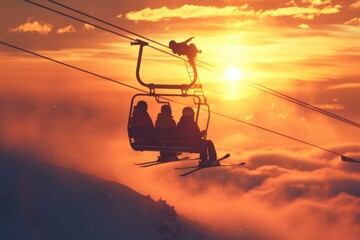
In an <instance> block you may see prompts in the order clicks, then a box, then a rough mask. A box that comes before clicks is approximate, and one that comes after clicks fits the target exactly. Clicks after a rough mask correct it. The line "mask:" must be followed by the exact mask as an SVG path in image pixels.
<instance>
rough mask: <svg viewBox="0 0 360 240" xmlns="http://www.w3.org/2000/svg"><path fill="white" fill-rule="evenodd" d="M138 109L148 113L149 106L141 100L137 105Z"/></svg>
mask: <svg viewBox="0 0 360 240" xmlns="http://www.w3.org/2000/svg"><path fill="white" fill-rule="evenodd" d="M136 108H137V109H139V110H143V111H147V108H148V105H147V103H146V102H145V101H143V100H140V101H138V103H137V104H136Z"/></svg>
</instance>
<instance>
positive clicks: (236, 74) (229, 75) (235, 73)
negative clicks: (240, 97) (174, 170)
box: [225, 67, 242, 81]
mask: <svg viewBox="0 0 360 240" xmlns="http://www.w3.org/2000/svg"><path fill="white" fill-rule="evenodd" d="M225 77H226V79H227V80H228V81H239V80H240V79H241V77H242V74H241V72H240V70H239V69H238V68H237V67H230V68H228V69H227V70H226V72H225Z"/></svg>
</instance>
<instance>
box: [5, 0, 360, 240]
mask: <svg viewBox="0 0 360 240" xmlns="http://www.w3.org/2000/svg"><path fill="white" fill-rule="evenodd" d="M36 2H38V3H41V4H44V5H45V6H47V7H51V8H55V9H57V10H59V11H60V10H61V11H63V12H66V13H68V14H71V15H74V16H76V17H79V18H81V19H84V20H85V19H86V23H84V22H79V21H76V20H74V19H70V18H67V17H65V16H61V15H58V14H56V13H54V12H50V11H48V10H45V9H42V8H39V7H36V6H34V5H32V4H30V3H28V2H26V1H2V2H1V3H0V9H1V10H2V14H1V16H0V41H3V42H7V43H11V44H13V45H15V46H18V47H20V48H24V49H26V50H29V51H33V52H35V53H38V54H41V55H44V56H47V57H49V58H53V59H55V60H56V61H62V62H64V63H65V64H70V65H72V66H75V68H69V67H68V66H64V65H61V64H59V63H56V62H51V61H49V60H46V59H42V58H39V57H37V56H34V55H31V54H29V53H25V52H22V51H19V50H18V49H14V48H10V47H8V46H6V45H4V44H0V69H1V71H0V104H1V107H0V133H1V134H0V142H1V144H0V150H1V151H3V152H6V153H9V154H19V155H22V156H24V157H25V158H26V157H28V156H29V159H34V161H35V160H38V161H42V162H47V163H51V164H55V165H60V166H62V167H65V168H69V169H73V170H77V171H80V172H83V173H86V174H91V175H95V176H97V177H100V178H103V179H106V180H109V181H111V182H116V183H121V184H124V185H126V186H128V187H129V188H131V189H134V190H135V191H138V192H140V193H141V194H143V195H145V196H147V195H150V196H151V197H152V198H153V199H155V200H158V199H160V198H161V199H163V200H166V201H167V203H168V204H169V205H171V206H174V209H175V211H176V212H177V213H179V216H185V217H186V218H188V219H191V220H195V221H198V222H200V223H202V224H204V225H205V226H206V227H208V228H209V229H214V228H215V229H219V232H220V233H221V234H219V235H218V236H216V237H215V239H222V238H221V237H224V239H226V238H225V237H226V236H229V237H231V239H251V240H272V239H281V240H303V239H308V240H318V239H327V240H337V239H346V240H357V239H358V238H359V236H360V208H359V206H360V192H359V184H360V164H356V163H355V164H353V163H347V162H343V161H341V158H340V157H339V155H338V154H340V155H346V156H349V157H352V158H356V159H360V138H359V136H360V129H359V127H357V126H354V124H353V125H351V124H349V123H348V122H346V121H345V122H344V121H340V120H339V119H336V117H335V118H334V117H331V116H330V115H336V116H341V117H343V118H346V119H349V120H351V121H354V122H357V123H358V122H360V107H359V106H360V97H359V91H360V71H359V66H360V41H359V39H360V15H359V13H360V0H348V1H340V0H288V1H280V0H270V1H269V0H258V1H235V0H219V1H218V0H217V1H215V0H204V1H185V0H177V1H175V0H171V1H159V0H154V1H118V0H108V1H98V0H79V1H74V0H61V1H59V2H61V3H62V4H65V5H68V6H71V7H73V8H75V9H78V10H80V11H83V12H86V13H87V14H91V15H93V16H94V17H97V18H100V19H104V20H106V21H108V22H110V23H112V24H115V25H116V26H119V27H121V28H125V29H126V30H128V31H131V32H133V33H136V34H138V35H140V36H143V37H146V38H148V39H146V38H141V37H139V36H137V35H133V34H131V33H129V32H125V31H122V30H121V29H116V28H114V27H111V26H106V25H105V24H100V23H98V22H97V23H98V24H99V26H104V27H105V26H106V28H109V29H111V31H113V32H116V33H119V34H121V35H125V37H124V36H121V35H120V36H119V35H117V34H114V33H111V32H108V31H104V30H101V29H100V28H99V27H95V26H92V25H90V24H89V23H91V21H90V20H89V19H88V18H86V17H82V16H81V15H79V14H76V13H71V11H67V10H64V9H63V8H61V7H59V6H56V5H54V3H51V1H46V0H38V1H36ZM87 21H89V23H88V22H87ZM94 22H96V21H95V20H94ZM190 37H194V38H193V39H192V40H191V41H190V42H189V44H191V43H192V44H195V45H196V47H197V49H198V50H201V53H198V54H197V64H198V68H197V71H198V74H199V78H200V80H201V85H202V86H203V91H204V93H205V95H206V99H207V102H208V104H209V106H210V109H211V111H212V112H211V114H210V122H209V129H208V133H207V138H208V139H210V140H212V141H213V142H214V144H215V147H216V150H217V155H218V157H221V156H223V155H224V154H226V153H230V154H231V157H230V158H229V159H227V160H224V161H223V163H224V164H227V163H229V164H235V163H239V162H245V163H246V164H245V165H244V166H241V167H221V168H212V169H202V170H201V171H199V172H197V173H195V174H194V175H189V176H187V177H179V176H178V175H179V174H180V172H181V171H179V170H178V169H174V168H175V167H180V166H181V167H184V166H193V165H196V164H197V161H187V162H185V163H184V162H182V163H180V162H177V163H169V164H168V163H167V164H162V165H160V166H156V167H149V168H140V167H138V166H135V165H134V163H136V162H144V161H152V160H156V159H157V157H158V155H159V152H146V151H144V152H137V151H133V150H132V149H131V147H130V144H129V139H128V133H127V122H128V117H129V116H128V114H129V110H130V101H131V98H132V97H133V96H134V95H135V94H138V93H140V92H141V91H148V89H147V88H145V87H143V86H141V85H140V84H139V83H138V82H137V81H136V64H137V59H138V54H139V46H138V45H131V44H130V43H131V42H133V39H143V40H144V41H146V42H148V43H149V45H150V47H149V46H145V47H144V49H143V50H144V51H143V55H142V57H143V58H142V63H141V64H142V65H141V71H140V75H141V78H142V80H143V81H144V82H146V83H161V84H162V83H167V84H169V83H170V84H188V83H189V73H188V70H189V69H186V66H185V64H184V60H186V59H187V56H186V55H184V54H183V55H181V56H179V55H176V54H175V56H176V57H174V56H171V54H173V53H172V50H171V49H169V48H168V47H167V46H169V41H171V40H175V41H176V42H181V41H185V40H186V39H188V38H190ZM149 39H150V40H153V41H150V40H149ZM158 43H160V44H158ZM152 47H154V48H152ZM157 48H158V49H157ZM159 49H160V51H159ZM164 52H166V53H169V54H166V53H164ZM179 58H183V59H179ZM76 68H81V69H84V70H85V71H79V69H76ZM99 76H102V77H99ZM192 77H193V75H192V74H191V73H190V79H191V78H192ZM113 80H114V81H113ZM267 89H271V90H274V92H276V93H278V94H275V93H274V92H272V93H269V91H267ZM162 91H167V90H162ZM174 92H175V91H173V90H171V91H169V93H174ZM178 92H180V91H178ZM190 92H191V91H189V93H190ZM284 96H289V97H291V98H292V99H293V100H292V101H291V100H290V101H289V100H285V99H284V98H285V97H284ZM294 99H295V100H299V101H300V102H302V103H304V104H303V105H301V104H296V103H294V102H296V101H295V100H294ZM192 101H193V99H192V98H189V97H181V99H180V100H179V101H178V102H177V103H175V102H172V103H171V107H172V116H173V119H174V121H175V122H176V123H177V122H178V121H179V119H180V117H181V115H182V109H183V107H184V105H191V104H192V103H193V102H192ZM148 104H149V108H148V109H149V115H150V117H151V118H152V120H153V122H155V121H156V119H157V117H158V114H159V112H160V109H161V106H162V103H158V102H156V99H152V101H149V102H148ZM306 104H311V105H312V106H315V107H316V109H320V110H319V111H314V109H309V108H306V107H304V105H306ZM321 110H325V111H328V112H329V114H324V112H321ZM205 115H206V114H205ZM206 117H207V115H206V116H204V115H201V116H200V117H199V119H200V120H201V121H203V122H205V121H206V120H207V118H206ZM201 130H202V129H201ZM274 132H275V134H274ZM278 133H279V134H278ZM284 135H286V136H290V138H287V137H284ZM292 138H293V139H292ZM294 138H295V139H300V140H301V141H294ZM305 143H310V144H308V145H307V144H305ZM311 144H314V145H318V146H321V147H322V148H325V149H329V150H330V151H323V150H321V148H320V149H319V148H314V147H312V146H311ZM337 153H338V154H337ZM183 156H188V157H189V158H191V159H192V158H196V157H198V154H185V153H184V154H183V155H181V157H183ZM29 161H30V160H29ZM24 179H26V178H25V177H24ZM24 181H25V180H24ZM25 182H26V181H25ZM0 183H1V179H0ZM69 184H70V183H69ZM70 185H71V184H70ZM106 194H109V196H111V193H106ZM89 198H92V196H90V195H89ZM0 202H1V199H0ZM94 202H95V201H94ZM29 211H30V210H29ZM0 212H1V211H0ZM149 214H150V213H149ZM0 217H2V215H1V213H0ZM10 217H11V216H10ZM4 219H5V220H4V221H8V218H5V217H4ZM80 220H81V219H80ZM0 228H1V227H0ZM139 228H141V227H139ZM40 235H41V234H40ZM40 235H39V236H40ZM219 236H221V237H220V238H219ZM115 238H116V236H115ZM15 239H16V238H15Z"/></svg>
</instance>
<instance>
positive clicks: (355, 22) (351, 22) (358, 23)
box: [344, 18, 360, 26]
mask: <svg viewBox="0 0 360 240" xmlns="http://www.w3.org/2000/svg"><path fill="white" fill-rule="evenodd" d="M344 24H345V25H353V26H360V18H353V19H351V20H349V21H347V22H345V23H344Z"/></svg>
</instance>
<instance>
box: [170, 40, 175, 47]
mask: <svg viewBox="0 0 360 240" xmlns="http://www.w3.org/2000/svg"><path fill="white" fill-rule="evenodd" d="M175 44H176V42H175V41H174V40H171V41H170V42H169V48H173V47H174V46H175Z"/></svg>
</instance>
